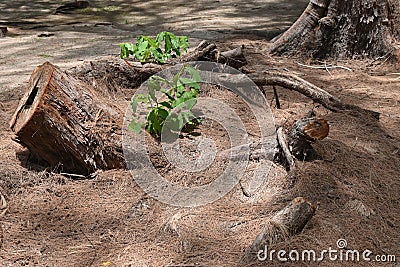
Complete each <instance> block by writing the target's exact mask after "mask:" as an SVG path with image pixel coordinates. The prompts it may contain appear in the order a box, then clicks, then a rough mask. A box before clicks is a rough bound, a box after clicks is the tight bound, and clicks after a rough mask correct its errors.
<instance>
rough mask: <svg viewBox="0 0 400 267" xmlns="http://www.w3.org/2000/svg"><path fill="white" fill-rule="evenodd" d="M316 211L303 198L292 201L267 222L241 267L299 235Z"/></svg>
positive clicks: (249, 249)
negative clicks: (273, 246)
mask: <svg viewBox="0 0 400 267" xmlns="http://www.w3.org/2000/svg"><path fill="white" fill-rule="evenodd" d="M315 210H316V207H315V206H313V205H312V204H311V203H310V202H307V201H306V200H305V199H304V198H302V197H297V198H295V199H294V200H292V201H291V202H290V203H289V204H288V205H287V206H286V207H284V208H283V209H282V210H280V211H279V212H278V213H277V214H276V215H274V216H273V217H272V218H271V219H270V220H269V221H268V222H267V226H266V227H265V228H264V230H263V231H262V232H261V233H260V234H258V235H257V237H256V238H255V240H254V241H253V243H252V244H251V246H250V247H249V248H248V249H247V250H246V252H245V255H244V256H243V257H242V259H241V263H240V266H243V265H245V264H249V263H250V262H253V261H257V257H263V256H264V254H263V253H264V252H265V248H266V247H269V246H271V245H272V244H276V243H278V242H282V241H284V240H286V239H287V238H289V237H290V236H293V235H297V234H299V233H300V232H301V231H303V229H304V227H305V226H306V224H307V223H308V221H309V220H310V219H311V218H312V217H313V216H314V214H315ZM260 254H261V255H260Z"/></svg>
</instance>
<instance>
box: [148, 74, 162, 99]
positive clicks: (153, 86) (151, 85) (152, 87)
mask: <svg viewBox="0 0 400 267" xmlns="http://www.w3.org/2000/svg"><path fill="white" fill-rule="evenodd" d="M147 89H148V90H149V96H150V98H151V99H152V100H153V101H154V102H156V103H157V102H158V101H157V98H156V91H159V90H160V89H161V86H160V84H159V83H158V82H157V81H156V80H155V79H153V78H150V79H149V81H148V83H147Z"/></svg>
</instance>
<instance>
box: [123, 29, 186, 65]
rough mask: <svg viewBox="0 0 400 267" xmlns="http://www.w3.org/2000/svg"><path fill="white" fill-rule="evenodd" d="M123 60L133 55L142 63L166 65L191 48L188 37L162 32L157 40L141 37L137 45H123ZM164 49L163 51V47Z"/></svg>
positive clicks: (138, 38)
mask: <svg viewBox="0 0 400 267" xmlns="http://www.w3.org/2000/svg"><path fill="white" fill-rule="evenodd" d="M119 46H120V48H121V52H120V56H121V58H127V57H129V56H130V55H133V56H134V58H136V59H138V60H140V62H147V61H149V60H153V61H155V62H157V63H165V62H166V61H167V59H169V58H172V57H179V56H180V55H181V53H182V52H186V51H187V49H188V48H189V40H188V37H187V36H175V35H174V34H173V33H171V32H165V31H164V32H160V33H159V34H157V37H156V38H155V39H153V38H151V37H149V36H145V35H140V36H139V37H137V40H136V44H132V43H122V44H120V45H119ZM162 46H163V47H164V49H162V48H161V47H162Z"/></svg>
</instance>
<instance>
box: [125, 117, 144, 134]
mask: <svg viewBox="0 0 400 267" xmlns="http://www.w3.org/2000/svg"><path fill="white" fill-rule="evenodd" d="M145 124H146V123H144V122H137V121H136V120H135V119H133V120H132V121H131V122H130V123H129V125H128V129H129V130H130V131H132V132H134V133H136V134H138V133H140V132H141V131H142V127H143V126H144V125H145Z"/></svg>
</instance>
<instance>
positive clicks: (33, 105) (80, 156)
mask: <svg viewBox="0 0 400 267" xmlns="http://www.w3.org/2000/svg"><path fill="white" fill-rule="evenodd" d="M122 114H123V112H121V110H120V109H119V108H118V107H116V106H115V105H112V104H110V103H107V100H106V99H104V98H102V97H100V96H99V95H98V94H97V93H96V92H95V91H94V90H93V88H91V87H90V86H89V85H88V84H86V83H84V82H82V81H80V80H78V79H76V78H74V77H72V76H71V75H69V74H67V73H65V72H63V71H62V70H61V69H60V68H58V67H56V66H54V65H52V64H51V63H48V62H47V63H44V64H43V65H41V66H39V67H37V68H36V69H35V71H34V72H33V74H32V76H31V78H30V81H29V84H28V90H27V92H26V93H25V95H24V96H23V98H22V99H21V101H20V103H19V106H18V108H17V109H16V112H15V114H14V115H13V117H12V119H11V122H10V127H11V129H12V130H13V132H14V133H15V134H16V136H17V139H16V140H17V141H18V142H20V143H21V144H23V145H24V146H26V147H27V148H28V149H29V150H30V152H31V154H32V155H33V156H34V157H35V158H37V159H40V160H44V161H46V162H47V163H48V164H49V165H50V167H52V168H57V170H59V171H61V172H67V173H73V174H80V175H88V174H90V173H93V172H94V171H96V170H97V169H114V168H124V167H125V164H126V163H125V160H124V157H123V151H122V145H121V135H122V133H121V127H120V126H121V125H122V120H123V115H122Z"/></svg>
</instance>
